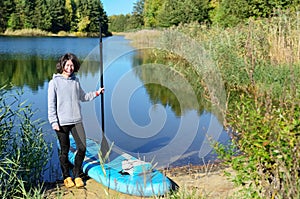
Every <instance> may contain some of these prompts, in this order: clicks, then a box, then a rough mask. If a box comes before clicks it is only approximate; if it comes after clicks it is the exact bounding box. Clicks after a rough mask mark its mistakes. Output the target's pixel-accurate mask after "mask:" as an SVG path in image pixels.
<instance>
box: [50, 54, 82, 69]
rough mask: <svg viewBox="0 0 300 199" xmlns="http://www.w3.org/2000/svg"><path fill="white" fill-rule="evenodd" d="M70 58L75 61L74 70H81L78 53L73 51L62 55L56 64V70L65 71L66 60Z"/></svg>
mask: <svg viewBox="0 0 300 199" xmlns="http://www.w3.org/2000/svg"><path fill="white" fill-rule="evenodd" d="M68 60H71V61H72V62H73V65H74V72H78V71H79V68H80V62H79V60H78V58H77V57H76V55H74V54H72V53H67V54H65V55H64V56H62V57H61V58H60V59H59V61H58V63H57V64H56V71H57V73H63V71H64V67H65V65H66V62H67V61H68Z"/></svg>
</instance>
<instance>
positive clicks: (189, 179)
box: [46, 165, 238, 199]
mask: <svg viewBox="0 0 300 199" xmlns="http://www.w3.org/2000/svg"><path fill="white" fill-rule="evenodd" d="M162 172H163V173H164V174H165V175H166V176H168V177H169V178H171V179H172V180H173V181H174V182H176V183H177V184H178V185H179V190H178V195H180V196H181V194H182V193H184V194H189V195H191V196H195V198H208V199H209V198H214V199H217V198H219V199H221V198H222V199H226V198H229V197H231V196H233V194H234V193H235V192H236V191H237V190H238V188H236V187H234V185H233V183H232V182H231V181H230V180H229V179H228V177H227V176H226V175H225V172H228V173H232V174H234V172H233V171H232V169H230V168H220V167H219V166H215V165H211V166H206V167H203V166H184V167H178V168H173V169H168V170H163V171H162ZM84 181H85V184H86V185H85V187H84V188H81V189H77V188H70V189H67V188H65V187H64V186H63V183H62V182H57V183H54V184H52V185H51V186H52V187H49V189H48V190H47V191H46V198H48V199H54V198H63V199H79V198H80V199H83V198H87V199H89V198H90V199H94V198H103V199H106V198H110V199H135V198H136V199H138V198H143V197H135V196H131V195H126V194H121V193H119V192H116V191H113V190H109V189H108V188H107V187H104V186H102V185H101V184H99V183H98V182H96V181H95V180H93V179H91V178H85V179H84ZM153 198H155V197H153Z"/></svg>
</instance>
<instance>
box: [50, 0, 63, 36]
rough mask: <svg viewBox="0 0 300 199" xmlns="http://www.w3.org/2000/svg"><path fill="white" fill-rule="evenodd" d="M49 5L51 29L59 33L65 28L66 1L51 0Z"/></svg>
mask: <svg viewBox="0 0 300 199" xmlns="http://www.w3.org/2000/svg"><path fill="white" fill-rule="evenodd" d="M48 5H49V11H50V15H51V31H52V32H54V33H58V32H59V31H61V30H64V25H65V23H64V16H65V15H64V14H65V1H64V0H52V1H50V0H49V1H48Z"/></svg>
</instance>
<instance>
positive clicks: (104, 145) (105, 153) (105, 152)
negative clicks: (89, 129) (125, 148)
mask: <svg viewBox="0 0 300 199" xmlns="http://www.w3.org/2000/svg"><path fill="white" fill-rule="evenodd" d="M110 150H111V148H110V147H109V144H108V142H107V140H106V137H105V135H104V134H103V136H102V140H101V146H100V155H101V158H102V160H104V162H106V160H107V159H108V157H109V153H110Z"/></svg>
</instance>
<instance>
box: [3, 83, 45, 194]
mask: <svg viewBox="0 0 300 199" xmlns="http://www.w3.org/2000/svg"><path fill="white" fill-rule="evenodd" d="M0 95H1V97H0V127H1V131H0V138H1V139H0V171H1V172H0V179H1V184H0V195H1V196H2V197H3V198H12V197H17V196H18V197H22V194H23V193H24V192H26V191H29V190H32V188H34V187H36V186H39V184H40V183H41V180H42V175H43V171H44V169H45V168H44V167H45V165H46V164H47V162H48V159H49V155H50V153H49V152H50V151H51V146H49V145H48V144H47V143H46V142H45V140H44V138H43V132H42V128H41V125H42V121H41V120H39V119H34V114H35V111H33V110H32V107H31V105H30V104H28V103H27V102H26V101H21V96H22V92H19V90H10V89H9V88H8V87H1V88H0ZM20 185H22V186H20Z"/></svg>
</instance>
